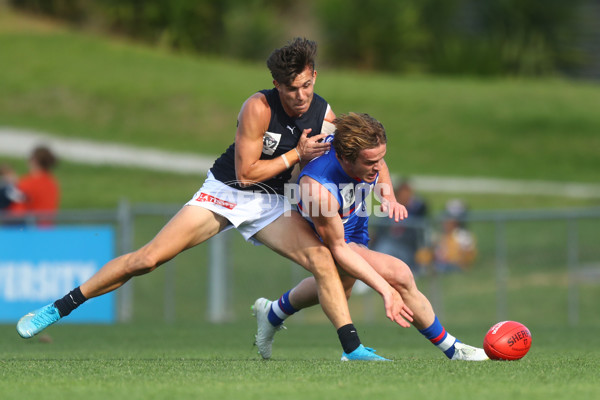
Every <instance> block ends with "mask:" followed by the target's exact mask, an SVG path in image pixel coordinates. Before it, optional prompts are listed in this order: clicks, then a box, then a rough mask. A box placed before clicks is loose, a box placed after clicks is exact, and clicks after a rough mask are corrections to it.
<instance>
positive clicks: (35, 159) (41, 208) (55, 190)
mask: <svg viewBox="0 0 600 400" xmlns="http://www.w3.org/2000/svg"><path fill="white" fill-rule="evenodd" d="M56 163H57V159H56V157H55V156H54V154H53V153H52V152H51V151H50V149H48V148H47V147H45V146H38V147H36V148H35V149H34V150H33V152H32V153H31V157H30V158H29V173H28V174H27V175H24V176H23V177H21V178H20V179H19V180H18V181H17V183H16V185H15V187H16V189H17V193H18V196H17V198H16V201H13V203H12V204H11V205H10V206H9V207H8V211H9V212H10V213H11V214H12V215H14V216H21V215H24V214H27V213H33V214H40V218H39V220H38V222H39V224H40V225H49V224H51V222H52V218H51V216H49V215H47V214H50V215H51V214H53V213H55V212H56V211H57V210H58V206H59V202H60V188H59V185H58V181H57V180H56V178H55V177H54V175H53V174H52V172H51V171H52V169H53V168H54V167H55V166H56Z"/></svg>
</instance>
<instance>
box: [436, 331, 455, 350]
mask: <svg viewBox="0 0 600 400" xmlns="http://www.w3.org/2000/svg"><path fill="white" fill-rule="evenodd" d="M454 343H456V338H455V337H454V336H452V335H451V334H449V333H448V335H447V336H446V339H444V340H442V342H441V343H438V344H436V346H437V348H438V349H440V350H441V351H446V350H448V349H449V348H450V347H452V346H454Z"/></svg>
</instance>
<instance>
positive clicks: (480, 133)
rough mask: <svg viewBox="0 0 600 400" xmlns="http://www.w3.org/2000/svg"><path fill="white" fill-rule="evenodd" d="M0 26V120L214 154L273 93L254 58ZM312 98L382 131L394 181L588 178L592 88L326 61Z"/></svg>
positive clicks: (594, 162) (594, 141) (32, 25)
mask: <svg viewBox="0 0 600 400" xmlns="http://www.w3.org/2000/svg"><path fill="white" fill-rule="evenodd" d="M3 18H4V21H3V22H4V23H5V25H6V27H5V28H4V29H2V30H0V59H3V60H11V61H12V62H6V63H3V70H2V74H1V75H0V92H2V93H3V95H2V96H1V97H0V125H9V126H17V127H25V128H33V129H40V130H43V131H47V132H51V133H53V134H56V135H60V136H66V137H85V138H87V139H92V140H100V141H114V142H121V143H127V144H133V145H139V146H145V147H155V148H162V149H169V150H175V151H186V152H189V151H195V152H198V153H201V154H212V155H215V156H216V155H218V154H220V153H221V152H222V151H223V150H224V149H225V147H226V146H228V145H229V144H230V143H231V142H232V141H233V136H234V130H235V120H236V116H237V113H238V111H239V108H240V106H241V104H242V102H243V101H244V100H245V99H246V98H247V97H248V96H249V95H250V94H252V93H253V92H255V91H256V90H259V89H262V88H268V87H270V86H271V78H270V76H269V73H268V71H267V69H266V67H265V66H264V65H263V64H242V63H239V62H237V61H234V60H221V59H212V58H206V57H199V56H191V55H177V54H172V53H168V52H166V51H163V50H160V49H152V48H148V47H144V46H140V45H135V44H131V43H128V42H125V41H120V40H115V39H106V38H102V37H97V36H93V35H91V34H82V33H78V32H73V31H70V30H67V29H64V28H61V27H59V26H54V25H52V24H47V25H48V26H46V25H45V28H44V29H41V28H36V27H37V25H36V24H39V21H38V22H36V21H35V20H34V21H30V20H27V19H25V20H22V19H19V18H18V17H17V16H15V15H13V14H11V13H8V12H7V13H5V15H4V17H3ZM11 22H12V23H11ZM266 56H267V55H265V57H266ZM317 92H318V93H320V94H321V95H322V96H324V97H325V98H326V99H328V100H329V102H330V103H331V104H332V105H333V107H334V110H335V111H336V112H338V113H344V112H348V111H361V112H369V113H371V114H373V115H374V116H375V117H377V118H378V119H380V120H381V121H382V122H383V123H384V125H385V126H386V128H387V131H388V133H389V137H390V140H389V150H388V157H387V161H388V164H389V165H390V168H391V170H392V172H394V173H396V174H407V175H413V174H421V175H424V174H435V175H448V176H456V175H458V176H488V177H500V178H517V179H542V180H557V181H581V182H593V183H595V182H597V171H598V169H599V168H600V159H599V158H598V156H597V155H598V149H599V148H600V130H598V126H600V114H598V113H597V107H595V105H596V104H600V86H598V85H597V84H594V83H586V82H574V81H563V80H557V79H541V80H511V79H496V80H477V79H468V78H463V79H450V78H441V77H415V76H397V75H382V74H374V73H369V74H367V73H358V72H353V71H345V70H334V69H331V68H329V67H328V66H323V67H319V78H318V82H317ZM157 179H158V178H157ZM131 192H133V190H132V191H131ZM149 194H151V195H153V194H154V193H152V192H149ZM487 197H488V198H490V197H493V196H487ZM157 200H158V201H162V200H160V199H157ZM552 202H553V201H552V200H550V203H551V204H550V205H552ZM554 203H556V201H554ZM566 205H569V204H566ZM584 205H585V204H584Z"/></svg>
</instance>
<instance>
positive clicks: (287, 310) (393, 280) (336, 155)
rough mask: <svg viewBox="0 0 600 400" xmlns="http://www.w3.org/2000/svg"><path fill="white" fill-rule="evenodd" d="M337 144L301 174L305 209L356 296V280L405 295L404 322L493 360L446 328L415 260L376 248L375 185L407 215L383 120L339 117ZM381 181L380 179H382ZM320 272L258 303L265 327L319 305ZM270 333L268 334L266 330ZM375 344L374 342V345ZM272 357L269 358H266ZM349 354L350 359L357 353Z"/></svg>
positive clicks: (447, 346)
mask: <svg viewBox="0 0 600 400" xmlns="http://www.w3.org/2000/svg"><path fill="white" fill-rule="evenodd" d="M334 124H335V128H336V129H335V135H334V136H333V137H332V138H330V139H329V140H331V143H332V148H331V150H330V151H329V152H327V153H326V154H324V155H322V156H320V157H319V158H317V159H315V160H313V161H311V162H310V163H308V165H307V166H306V167H305V168H304V169H303V170H302V172H301V174H300V179H299V188H298V190H299V193H300V201H299V202H298V208H299V209H300V211H301V212H302V215H303V216H304V217H305V218H306V219H307V220H309V222H310V223H311V225H312V226H313V228H314V229H315V231H316V232H317V234H318V235H319V237H320V238H321V240H322V241H323V243H325V245H326V246H327V247H328V248H329V249H330V251H331V254H332V255H333V257H334V259H335V261H336V263H337V264H338V266H339V267H340V268H341V271H340V274H341V276H342V282H343V284H344V288H345V290H346V293H347V296H350V293H351V290H352V286H353V285H354V282H355V281H356V279H360V280H362V281H363V282H365V283H366V284H367V285H369V286H371V287H372V288H373V289H374V290H376V291H377V292H378V293H379V294H381V296H382V297H383V298H384V300H386V297H387V296H395V295H397V294H400V296H401V298H402V301H403V305H402V309H401V312H400V313H399V315H401V316H402V317H403V318H404V319H405V321H397V320H396V322H398V324H400V325H401V326H403V327H409V326H410V324H409V321H410V322H412V324H413V325H414V326H415V327H416V328H417V329H418V330H419V332H420V333H421V334H422V335H423V336H425V337H426V338H427V339H428V340H430V341H431V342H432V343H433V344H434V345H435V346H436V347H437V348H438V349H440V350H441V351H442V352H443V353H444V354H445V355H446V356H447V357H448V358H449V359H451V360H464V361H483V360H487V359H488V357H487V356H486V354H485V352H484V351H483V349H481V348H476V347H472V346H469V345H466V344H463V343H462V342H460V341H459V340H457V339H456V338H455V337H454V336H452V335H450V334H449V333H448V332H446V330H445V328H444V327H443V325H442V324H441V323H440V321H439V320H438V318H437V316H436V315H435V312H434V311H433V308H432V306H431V303H430V302H429V300H428V299H427V298H426V297H425V296H424V295H423V293H421V292H420V291H419V289H418V288H417V286H416V283H415V280H414V277H413V275H412V272H411V270H410V268H409V267H408V265H406V264H405V263H404V262H403V261H402V260H400V259H398V258H395V257H392V256H389V255H387V254H383V253H379V252H376V251H373V250H370V249H369V248H368V247H367V246H368V241H369V234H368V229H367V228H368V212H367V211H368V210H367V209H366V207H365V198H366V196H367V195H368V193H369V192H370V191H371V190H374V193H375V195H376V196H377V197H378V198H379V199H380V200H381V202H382V211H384V212H386V214H387V215H388V216H389V217H390V218H393V219H394V220H396V222H397V221H398V220H399V219H404V218H406V217H407V211H406V208H405V207H404V206H403V205H401V204H399V203H398V202H397V201H396V199H395V197H394V194H393V190H392V188H391V179H390V177H389V174H388V173H387V171H388V170H387V167H386V166H385V161H384V156H385V154H386V144H387V136H386V133H385V129H384V127H383V125H382V124H381V123H380V122H379V121H377V120H376V119H374V118H372V117H371V116H369V115H368V114H357V113H349V114H347V115H342V116H340V117H338V118H337V119H336V120H335V121H334ZM378 181H379V183H378ZM318 301H319V300H318V296H317V293H316V286H315V282H314V279H313V278H312V277H311V278H306V279H305V280H303V281H302V282H300V283H299V284H298V285H297V286H296V287H294V288H293V289H291V290H289V291H287V292H286V293H284V294H283V295H282V296H281V297H280V298H279V299H278V300H277V301H273V302H271V301H269V300H267V299H264V298H260V299H258V300H257V301H256V303H255V305H254V309H255V314H256V316H257V322H258V328H259V332H260V331H262V332H267V331H269V330H270V331H271V332H273V335H274V333H275V332H276V330H279V329H281V326H282V324H283V321H284V320H285V319H286V318H287V317H289V316H290V315H292V314H294V313H295V312H297V311H299V310H301V309H303V308H306V307H310V306H312V305H315V304H318ZM273 335H271V341H270V342H267V341H263V342H262V343H259V342H258V341H257V344H258V349H259V353H261V355H262V356H263V357H265V354H269V355H270V354H271V347H272V342H273V340H272V338H273ZM265 336H266V335H265ZM367 350H370V349H367ZM265 358H267V357H265ZM353 359H354V358H353V356H352V354H346V353H344V354H343V355H342V360H353Z"/></svg>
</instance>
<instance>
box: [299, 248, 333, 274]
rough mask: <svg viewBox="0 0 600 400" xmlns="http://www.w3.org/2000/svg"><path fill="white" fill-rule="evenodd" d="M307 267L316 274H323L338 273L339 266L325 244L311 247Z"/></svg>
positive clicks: (308, 252) (308, 251) (307, 255)
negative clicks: (337, 266)
mask: <svg viewBox="0 0 600 400" xmlns="http://www.w3.org/2000/svg"><path fill="white" fill-rule="evenodd" d="M306 257H307V262H306V264H307V265H306V268H307V269H308V270H309V271H310V272H312V274H313V275H315V277H316V278H318V277H321V276H329V275H334V274H335V275H337V268H336V267H335V263H334V262H333V257H332V256H331V253H330V252H329V250H328V249H327V248H326V247H325V246H316V247H311V248H310V249H308V250H307V254H306Z"/></svg>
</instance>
